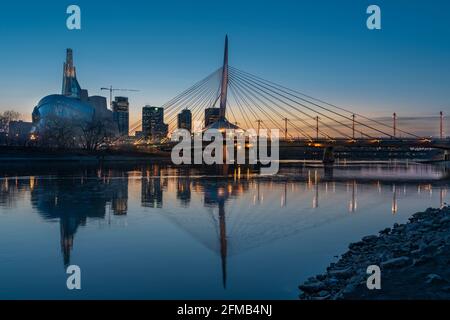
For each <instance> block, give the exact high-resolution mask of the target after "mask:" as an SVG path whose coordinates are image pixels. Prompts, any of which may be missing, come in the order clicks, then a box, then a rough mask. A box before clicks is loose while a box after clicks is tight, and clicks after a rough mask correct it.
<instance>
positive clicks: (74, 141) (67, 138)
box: [39, 116, 80, 149]
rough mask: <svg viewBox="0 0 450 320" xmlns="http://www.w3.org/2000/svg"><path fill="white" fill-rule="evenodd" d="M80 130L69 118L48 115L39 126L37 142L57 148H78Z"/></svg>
mask: <svg viewBox="0 0 450 320" xmlns="http://www.w3.org/2000/svg"><path fill="white" fill-rule="evenodd" d="M79 137H80V132H79V130H77V126H76V125H75V123H74V122H73V121H72V120H70V119H64V118H61V117H58V116H48V117H47V118H46V120H45V123H44V124H43V125H42V126H41V127H40V128H39V144H40V145H41V146H44V147H49V148H57V149H71V148H78V147H79V146H80V142H79Z"/></svg>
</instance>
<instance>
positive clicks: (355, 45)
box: [0, 0, 450, 119]
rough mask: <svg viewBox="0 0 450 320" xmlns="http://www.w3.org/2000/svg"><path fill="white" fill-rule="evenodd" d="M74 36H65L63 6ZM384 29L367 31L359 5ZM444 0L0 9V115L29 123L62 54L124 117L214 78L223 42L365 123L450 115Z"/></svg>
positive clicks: (449, 28)
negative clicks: (376, 11) (75, 25)
mask: <svg viewBox="0 0 450 320" xmlns="http://www.w3.org/2000/svg"><path fill="white" fill-rule="evenodd" d="M70 4H77V5H79V6H80V7H81V10H82V30H81V31H69V30H68V29H67V28H66V24H65V21H66V17H67V15H66V13H65V11H66V8H67V6H68V5H70ZM370 4H377V5H379V6H380V7H381V10H382V30H381V31H369V30H368V29H367V28H366V19H367V15H366V13H365V11H366V8H367V6H368V5H370ZM449 14H450V2H449V1H446V0H434V1H424V0H420V1H419V0H417V1H414V0H409V1H407V0H389V1H381V0H377V1H365V0H346V1H336V0H316V1H299V0H297V1H283V0H281V1H264V0H259V1H244V0H241V1H235V0H229V1H211V0H210V1H194V0H190V1H137V0H128V1H120V0H119V1H92V0H91V1H75V0H74V1H71V2H70V1H46V0H40V1H14V2H13V1H3V2H2V4H1V5H0V39H1V50H0V71H1V73H0V97H1V100H0V111H1V110H5V109H16V110H18V111H20V112H21V113H23V114H24V115H25V117H26V118H27V119H29V117H30V114H31V111H32V108H33V107H34V105H36V103H37V102H38V100H39V99H40V98H41V97H43V96H45V95H47V94H50V93H59V92H60V90H61V79H62V64H63V61H64V55H65V48H67V47H71V48H73V49H74V54H75V65H76V67H77V73H78V80H79V82H80V84H81V86H82V87H84V88H86V89H89V91H90V94H91V95H93V94H103V95H105V94H106V93H105V92H103V93H101V92H100V90H99V89H100V87H103V86H108V85H113V86H116V87H121V88H133V89H139V90H141V92H138V93H133V94H130V102H131V112H132V119H135V118H137V116H138V114H139V112H140V109H141V107H142V106H143V105H144V104H152V105H161V104H163V103H164V102H166V101H167V100H169V99H170V98H172V97H173V96H175V95H176V94H178V93H179V92H181V91H182V90H184V89H185V88H187V87H189V86H191V85H192V84H193V83H194V82H196V81H198V80H200V79H201V78H203V77H205V76H206V75H208V74H209V73H211V72H212V71H213V70H215V69H216V68H217V67H218V66H219V65H220V64H221V60H222V53H223V40H224V36H225V34H228V35H229V37H230V64H231V65H233V66H235V67H237V68H240V69H242V70H245V71H248V72H251V73H254V74H257V75H260V76H262V77H263V78H265V79H268V80H272V81H275V82H278V83H280V84H283V85H286V86H288V87H290V88H293V89H298V90H300V91H302V92H305V93H308V94H311V95H313V96H315V97H317V98H322V99H325V100H327V101H329V102H332V103H335V104H339V105H342V106H346V107H350V108H351V109H352V110H355V111H356V112H360V113H363V114H366V115H369V116H389V115H390V114H391V113H392V112H393V110H395V111H397V113H399V115H408V116H431V115H436V114H437V113H438V112H439V111H440V110H444V111H445V110H448V111H450V108H449V107H450V102H449V101H450V99H449V92H450V23H449V19H448V15H449Z"/></svg>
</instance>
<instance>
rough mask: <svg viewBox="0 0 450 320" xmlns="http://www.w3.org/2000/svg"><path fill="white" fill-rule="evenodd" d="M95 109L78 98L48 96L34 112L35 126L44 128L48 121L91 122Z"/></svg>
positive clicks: (56, 95)
mask: <svg viewBox="0 0 450 320" xmlns="http://www.w3.org/2000/svg"><path fill="white" fill-rule="evenodd" d="M94 114H95V109H94V107H92V106H91V105H90V104H88V103H85V102H83V101H81V100H78V99H76V98H70V97H66V96H63V95H59V94H54V95H50V96H46V97H44V98H43V99H41V101H39V103H38V104H37V106H36V107H35V108H34V110H33V114H32V117H33V124H34V126H35V127H36V128H37V129H38V128H43V127H44V126H45V122H46V120H47V119H54V118H60V119H64V120H71V121H74V122H77V123H82V122H88V121H91V120H92V118H93V117H94Z"/></svg>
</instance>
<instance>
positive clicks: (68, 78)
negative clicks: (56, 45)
mask: <svg viewBox="0 0 450 320" xmlns="http://www.w3.org/2000/svg"><path fill="white" fill-rule="evenodd" d="M62 95H63V96H66V97H71V98H78V99H81V87H80V85H79V84H78V80H77V73H76V70H75V66H74V65H73V51H72V49H67V51H66V62H65V63H64V71H63V84H62Z"/></svg>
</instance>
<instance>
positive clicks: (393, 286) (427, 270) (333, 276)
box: [299, 207, 450, 300]
mask: <svg viewBox="0 0 450 320" xmlns="http://www.w3.org/2000/svg"><path fill="white" fill-rule="evenodd" d="M371 265H377V266H379V267H380V269H381V290H369V289H368V287H367V279H368V278H369V276H370V275H368V274H367V268H368V267H369V266H371ZM299 288H300V290H301V294H300V299H305V300H327V299H331V300H336V299H337V300H339V299H364V300H365V299H371V300H382V299H387V300H398V299H450V207H445V208H442V209H431V208H430V209H427V210H426V211H424V212H419V213H416V214H414V215H413V216H412V217H411V218H410V219H409V222H408V223H406V224H402V225H399V224H395V225H394V226H393V228H388V229H385V230H382V231H380V233H379V234H378V235H373V236H367V237H365V238H363V239H362V240H361V241H360V242H356V243H352V244H350V246H349V250H348V251H347V252H346V253H345V254H343V255H342V256H341V258H340V260H339V261H338V262H336V263H332V264H330V266H329V267H328V268H327V272H326V273H325V274H322V275H318V276H316V277H312V278H310V279H308V280H307V281H306V282H305V283H303V284H302V285H300V287H299Z"/></svg>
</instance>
